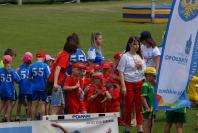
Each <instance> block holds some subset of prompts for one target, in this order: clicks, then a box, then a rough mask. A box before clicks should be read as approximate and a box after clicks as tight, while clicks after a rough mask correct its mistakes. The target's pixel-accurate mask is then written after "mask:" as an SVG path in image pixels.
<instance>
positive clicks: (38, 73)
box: [32, 68, 44, 77]
mask: <svg viewBox="0 0 198 133" xmlns="http://www.w3.org/2000/svg"><path fill="white" fill-rule="evenodd" d="M32 74H33V76H35V77H36V76H43V75H44V68H32Z"/></svg>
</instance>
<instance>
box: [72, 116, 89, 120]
mask: <svg viewBox="0 0 198 133" xmlns="http://www.w3.org/2000/svg"><path fill="white" fill-rule="evenodd" d="M72 118H74V119H89V118H91V115H72Z"/></svg>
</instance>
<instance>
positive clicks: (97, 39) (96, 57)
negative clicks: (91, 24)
mask: <svg viewBox="0 0 198 133" xmlns="http://www.w3.org/2000/svg"><path fill="white" fill-rule="evenodd" d="M102 42H103V38H102V34H101V33H100V32H94V33H92V35H91V48H90V49H89V50H88V52H87V54H88V61H89V63H90V64H102V62H103V60H104V56H103V54H102V51H101V45H102Z"/></svg>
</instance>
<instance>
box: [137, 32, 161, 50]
mask: <svg viewBox="0 0 198 133" xmlns="http://www.w3.org/2000/svg"><path fill="white" fill-rule="evenodd" d="M140 41H141V42H142V41H146V42H147V44H149V45H150V46H151V47H152V48H155V47H156V46H157V43H156V42H155V41H154V40H153V38H152V36H151V33H150V32H149V31H143V32H141V34H140Z"/></svg>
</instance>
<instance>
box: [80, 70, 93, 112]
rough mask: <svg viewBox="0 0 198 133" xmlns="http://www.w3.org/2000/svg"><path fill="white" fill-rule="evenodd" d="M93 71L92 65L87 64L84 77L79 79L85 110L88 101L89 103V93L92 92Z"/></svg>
mask: <svg viewBox="0 0 198 133" xmlns="http://www.w3.org/2000/svg"><path fill="white" fill-rule="evenodd" d="M93 73H94V67H93V66H88V67H86V77H85V78H84V79H82V80H81V86H82V89H83V91H84V105H85V108H86V110H88V108H89V107H88V105H89V104H88V103H89V98H90V97H91V95H92V94H93V93H94V90H95V88H94V87H93V82H92V80H91V78H92V75H93Z"/></svg>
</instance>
